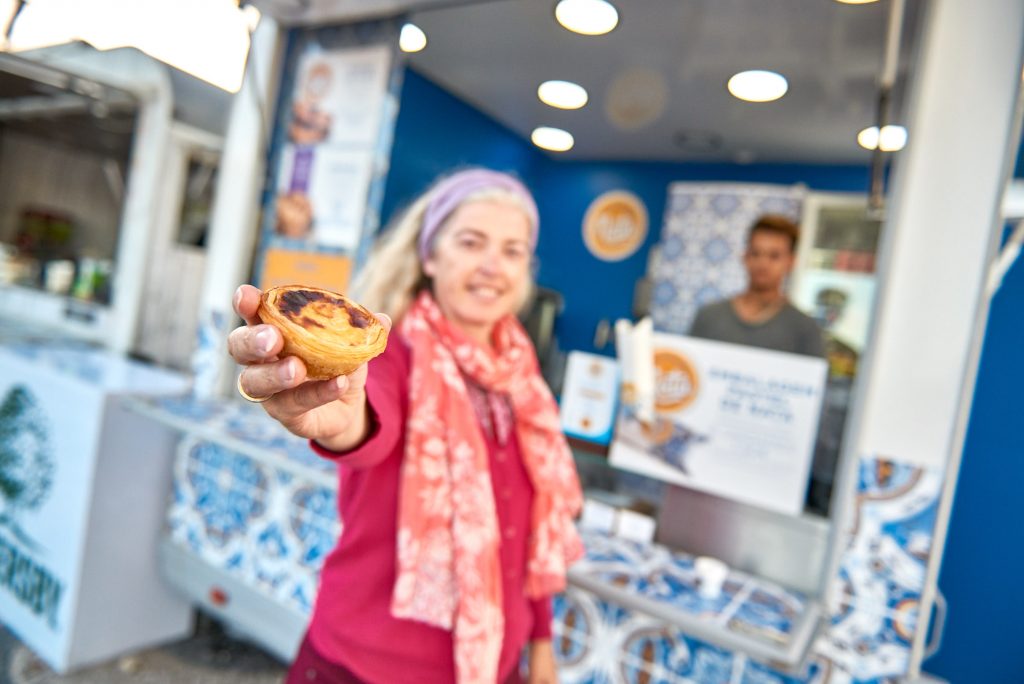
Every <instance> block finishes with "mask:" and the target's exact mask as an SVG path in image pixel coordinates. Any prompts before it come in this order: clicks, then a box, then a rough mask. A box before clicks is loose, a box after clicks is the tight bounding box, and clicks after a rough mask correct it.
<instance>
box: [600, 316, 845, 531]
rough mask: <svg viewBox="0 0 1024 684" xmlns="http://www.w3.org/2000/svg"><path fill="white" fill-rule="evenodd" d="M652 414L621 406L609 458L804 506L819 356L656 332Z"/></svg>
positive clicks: (767, 503)
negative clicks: (646, 416)
mask: <svg viewBox="0 0 1024 684" xmlns="http://www.w3.org/2000/svg"><path fill="white" fill-rule="evenodd" d="M653 354H654V364H655V409H656V410H655V417H654V419H653V421H650V422H647V423H645V422H641V421H640V420H639V419H638V418H637V415H636V411H635V409H634V407H633V406H630V405H623V406H622V408H621V409H620V411H619V416H618V419H617V424H616V430H615V439H614V441H613V442H612V447H611V452H610V454H609V459H610V461H611V464H612V465H614V466H616V467H618V468H623V469H626V470H632V471H634V472H638V473H641V474H643V475H647V476H649V477H654V478H657V479H660V480H664V481H666V482H671V483H674V484H678V485H683V486H685V487H691V488H693V489H699V490H702V491H706V492H709V493H711V494H715V495H718V496H722V497H726V498H730V499H734V500H737V501H741V502H744V503H748V504H752V505H755V506H760V507H762V508H766V509H771V510H774V511H779V512H782V513H788V514H792V515H798V514H799V513H801V512H802V511H803V507H804V498H805V494H806V490H807V480H808V475H809V472H810V465H811V458H812V455H813V452H814V442H815V436H816V434H817V429H818V419H819V415H820V411H821V401H822V395H823V392H824V386H825V374H826V363H825V361H824V360H823V359H817V358H813V357H808V356H798V355H795V354H786V353H782V352H776V351H769V350H763V349H756V348H752V347H743V346H738V345H734V344H726V343H722V342H712V341H709V340H700V339H694V338H689V337H682V336H679V335H668V334H663V333H655V335H654V344H653Z"/></svg>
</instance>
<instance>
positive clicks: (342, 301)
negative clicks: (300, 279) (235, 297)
mask: <svg viewBox="0 0 1024 684" xmlns="http://www.w3.org/2000/svg"><path fill="white" fill-rule="evenodd" d="M256 315H257V317H259V319H260V320H261V321H262V322H264V323H266V324H268V325H272V326H274V327H275V328H277V329H278V330H280V331H281V336H282V337H284V348H283V349H282V350H281V354H280V355H281V356H297V357H299V358H300V359H302V362H303V363H305V364H306V376H307V377H308V378H309V379H310V380H328V379H330V378H334V377H337V376H339V375H348V374H349V373H351V372H352V371H354V370H355V369H356V368H358V367H359V366H361V365H362V364H364V363H366V362H367V361H369V360H370V359H372V358H373V357H375V356H377V355H378V354H380V353H381V352H383V351H384V347H386V346H387V343H388V332H387V330H386V329H385V328H384V326H383V325H381V323H380V321H378V320H377V317H376V316H374V315H373V313H372V312H370V311H369V310H368V309H367V308H365V307H363V306H360V305H359V304H357V303H355V302H353V301H352V300H351V299H348V298H347V297H344V296H342V295H340V294H337V293H335V292H330V291H328V290H320V289H317V288H315V287H307V286H305V285H284V286H282V287H275V288H271V289H269V290H267V291H266V292H264V293H263V296H262V297H261V298H260V307H259V309H258V310H257V311H256Z"/></svg>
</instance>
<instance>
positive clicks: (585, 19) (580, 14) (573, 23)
mask: <svg viewBox="0 0 1024 684" xmlns="http://www.w3.org/2000/svg"><path fill="white" fill-rule="evenodd" d="M555 19H557V20H558V23H559V24H561V25H562V26H564V27H565V28H567V29H569V30H570V31H574V32H576V33H582V34H583V35H585V36H600V35H602V34H605V33H608V32H609V31H611V30H612V29H613V28H615V27H616V26H618V24H619V12H618V10H616V9H615V7H613V6H612V4H611V3H610V2H606V1H605V0H561V1H560V2H559V3H558V4H557V5H555Z"/></svg>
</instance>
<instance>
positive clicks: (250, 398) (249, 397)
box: [235, 373, 274, 404]
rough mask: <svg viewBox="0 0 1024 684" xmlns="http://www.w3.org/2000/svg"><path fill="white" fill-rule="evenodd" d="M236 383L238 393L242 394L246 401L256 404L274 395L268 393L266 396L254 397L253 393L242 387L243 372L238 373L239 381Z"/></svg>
mask: <svg viewBox="0 0 1024 684" xmlns="http://www.w3.org/2000/svg"><path fill="white" fill-rule="evenodd" d="M235 385H236V386H237V388H238V393H239V394H240V395H242V398H243V399H245V400H246V401H251V402H252V403H254V404H262V403H263V402H265V401H266V400H267V399H269V398H270V397H272V396H274V395H272V394H268V395H267V396H265V397H254V396H252V395H251V394H249V393H248V392H246V391H245V390H244V389H242V374H241V373H239V374H238V382H236V383H235Z"/></svg>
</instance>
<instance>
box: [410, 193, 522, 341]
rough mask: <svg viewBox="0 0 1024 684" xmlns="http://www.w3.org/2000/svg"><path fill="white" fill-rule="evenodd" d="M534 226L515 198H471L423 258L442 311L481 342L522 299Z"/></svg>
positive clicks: (461, 207)
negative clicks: (509, 201) (428, 254)
mask: <svg viewBox="0 0 1024 684" xmlns="http://www.w3.org/2000/svg"><path fill="white" fill-rule="evenodd" d="M531 231H532V227H531V226H530V221H529V219H528V218H527V217H526V214H525V212H523V210H522V209H520V208H519V207H517V206H516V205H515V204H512V203H508V202H503V201H500V200H489V199H488V200H480V201H475V202H469V203H466V204H463V205H462V206H460V207H459V208H458V209H456V210H455V211H454V212H452V215H451V216H450V217H448V219H447V220H446V221H445V225H444V227H443V228H442V229H441V230H440V231H439V232H438V235H437V238H436V239H435V241H434V246H433V250H432V254H431V256H430V257H429V258H428V259H427V260H426V261H425V262H424V263H423V272H424V273H425V274H426V275H428V276H430V278H431V279H432V280H433V295H434V299H435V300H436V301H437V305H438V307H440V309H441V312H442V313H443V314H444V315H445V317H446V318H447V319H448V320H449V321H450V322H451V323H452V324H454V325H455V326H456V327H458V328H460V329H461V330H463V331H464V332H465V333H466V334H468V335H469V336H470V337H472V338H473V339H475V340H477V341H478V342H480V343H481V344H485V345H486V344H489V343H490V339H491V333H492V331H493V330H494V324H495V323H497V322H498V321H499V320H500V319H501V318H503V317H504V316H507V315H508V314H511V313H514V312H515V311H516V309H518V308H519V306H520V305H521V304H522V303H523V299H524V297H525V296H526V292H527V290H528V288H529V282H530V278H529V272H530V255H531V249H530V236H531Z"/></svg>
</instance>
